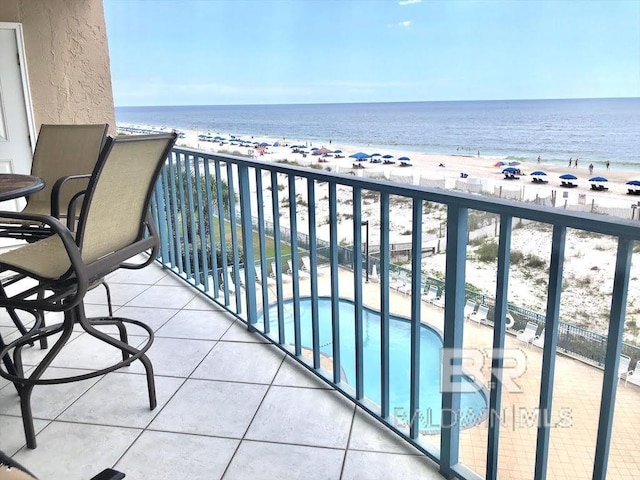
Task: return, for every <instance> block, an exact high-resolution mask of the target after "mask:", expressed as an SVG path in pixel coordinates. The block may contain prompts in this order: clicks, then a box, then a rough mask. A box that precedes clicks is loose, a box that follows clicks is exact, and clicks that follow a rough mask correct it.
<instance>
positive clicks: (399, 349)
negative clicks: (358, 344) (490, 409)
mask: <svg viewBox="0 0 640 480" xmlns="http://www.w3.org/2000/svg"><path fill="white" fill-rule="evenodd" d="M339 305H340V360H341V365H340V366H341V368H342V371H343V375H344V377H345V378H344V379H343V380H344V381H345V383H347V384H349V385H350V386H352V387H353V388H354V389H355V341H354V339H355V322H354V304H353V302H352V301H350V300H345V299H340V302H339ZM268 317H269V328H270V331H271V334H272V335H274V336H277V332H278V321H277V318H278V313H277V306H276V305H271V306H270V307H269V315H268ZM318 318H319V327H320V342H319V343H320V345H321V348H320V351H321V353H322V354H323V355H325V356H327V357H332V356H333V345H332V327H331V323H332V322H331V298H328V297H320V298H319V299H318ZM284 321H285V329H284V332H285V342H286V343H291V344H292V343H294V329H293V301H292V300H287V301H285V302H284ZM258 322H259V324H260V323H264V320H263V318H262V316H260V318H259V320H258ZM300 330H301V343H302V346H303V347H305V348H309V349H311V348H312V345H313V343H312V333H311V332H312V331H311V298H301V299H300ZM363 339H364V342H363V343H364V365H363V371H364V375H363V378H364V381H363V383H364V394H365V396H366V397H367V398H368V399H369V400H370V401H372V402H374V403H376V404H377V405H380V401H381V393H380V384H381V376H380V345H381V342H380V314H379V312H376V311H374V310H371V309H369V308H366V307H363ZM389 339H390V340H389V373H390V375H389V377H390V380H389V400H390V413H391V415H392V416H394V415H395V417H396V422H397V423H398V426H403V425H402V422H403V421H404V420H406V421H407V422H408V421H409V418H410V415H409V393H410V389H409V383H410V351H411V348H410V340H411V323H410V321H409V320H408V319H406V318H401V317H397V316H390V319H389ZM442 346H443V343H442V337H441V336H440V334H439V333H438V332H437V331H436V330H434V329H433V328H431V327H429V326H427V325H421V329H420V415H419V425H420V432H421V433H423V434H434V433H440V423H441V409H442V393H441V389H440V385H441V375H442V368H441V357H440V355H441V349H442ZM461 381H462V382H464V383H466V384H467V385H463V388H462V389H461V391H462V392H464V393H461V394H460V397H461V398H460V411H459V412H458V413H457V419H458V422H459V424H460V427H461V428H465V427H470V426H474V425H477V424H478V423H479V422H481V421H482V420H484V418H485V417H486V412H487V395H486V392H485V390H484V389H483V388H482V387H481V386H480V385H478V384H476V383H475V382H474V381H473V380H472V379H471V378H469V377H468V376H466V375H464V376H463V377H462V379H461ZM403 419H404V420H403Z"/></svg>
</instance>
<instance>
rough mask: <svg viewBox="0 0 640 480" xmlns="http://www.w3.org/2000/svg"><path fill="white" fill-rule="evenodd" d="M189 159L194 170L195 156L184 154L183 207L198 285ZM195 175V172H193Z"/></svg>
mask: <svg viewBox="0 0 640 480" xmlns="http://www.w3.org/2000/svg"><path fill="white" fill-rule="evenodd" d="M190 160H192V161H193V168H194V170H195V169H196V166H195V157H194V156H193V155H185V160H184V176H185V183H186V184H187V192H186V194H187V198H186V201H187V208H185V209H183V210H186V213H187V215H188V217H189V225H188V226H187V227H186V228H188V231H189V235H188V237H189V238H190V241H189V244H190V246H191V248H190V249H189V251H190V252H191V257H192V259H193V282H194V283H195V284H196V285H200V265H199V255H198V245H197V243H198V231H197V230H196V213H195V212H196V211H197V210H196V208H195V205H194V204H193V198H194V195H193V179H194V177H193V176H192V175H191V166H190V163H191V162H190ZM194 175H195V174H194Z"/></svg>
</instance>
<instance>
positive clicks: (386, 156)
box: [382, 154, 393, 159]
mask: <svg viewBox="0 0 640 480" xmlns="http://www.w3.org/2000/svg"><path fill="white" fill-rule="evenodd" d="M382 158H387V159H389V158H393V155H389V154H387V155H383V156H382Z"/></svg>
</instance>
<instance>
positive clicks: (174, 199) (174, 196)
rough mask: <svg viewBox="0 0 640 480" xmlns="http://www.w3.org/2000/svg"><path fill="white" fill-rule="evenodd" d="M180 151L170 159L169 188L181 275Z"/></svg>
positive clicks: (177, 261) (176, 254) (182, 271)
mask: <svg viewBox="0 0 640 480" xmlns="http://www.w3.org/2000/svg"><path fill="white" fill-rule="evenodd" d="M179 155H180V154H179V153H174V154H172V155H171V157H173V158H171V159H170V161H169V188H170V190H169V191H170V192H171V215H172V216H171V218H172V219H173V231H174V232H175V233H176V234H177V237H178V238H176V239H175V242H174V247H175V248H174V252H175V253H174V255H175V263H174V265H175V266H177V267H178V272H179V273H180V275H182V274H183V273H184V267H183V261H182V238H183V230H182V228H181V227H180V226H179V221H178V220H179V218H180V217H179V213H178V212H179V210H178V187H177V186H176V180H177V178H176V177H177V176H178V175H180V170H179V169H176V163H177V159H178V157H179Z"/></svg>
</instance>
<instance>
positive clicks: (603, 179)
mask: <svg viewBox="0 0 640 480" xmlns="http://www.w3.org/2000/svg"><path fill="white" fill-rule="evenodd" d="M589 181H590V182H608V180H607V179H606V178H604V177H592V178H590V179H589Z"/></svg>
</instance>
